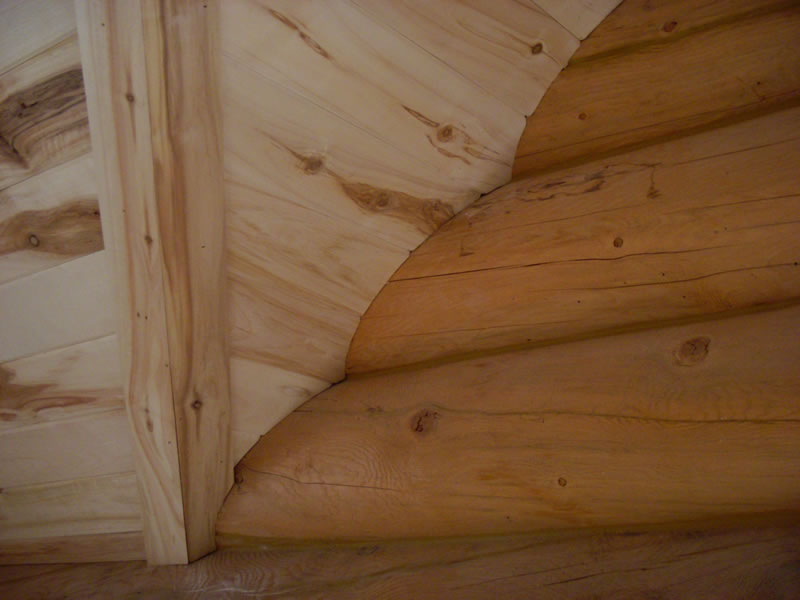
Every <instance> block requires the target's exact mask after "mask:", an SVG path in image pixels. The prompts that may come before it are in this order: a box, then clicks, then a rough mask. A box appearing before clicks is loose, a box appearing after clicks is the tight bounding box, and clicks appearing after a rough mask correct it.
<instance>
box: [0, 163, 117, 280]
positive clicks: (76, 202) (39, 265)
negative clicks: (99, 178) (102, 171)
mask: <svg viewBox="0 0 800 600" xmlns="http://www.w3.org/2000/svg"><path fill="white" fill-rule="evenodd" d="M102 249H103V234H102V231H101V228H100V210H99V208H98V205H97V189H96V181H95V176H94V170H93V168H92V162H91V158H90V156H89V155H84V156H82V157H80V158H76V159H74V160H72V161H69V162H67V163H65V164H62V165H59V166H57V167H54V168H52V169H48V170H47V171H44V172H43V173H40V174H38V175H35V176H32V177H30V178H28V179H26V180H24V181H22V182H20V183H18V184H16V185H13V186H11V187H8V188H6V189H4V190H2V191H0V284H2V283H4V282H6V281H10V280H12V279H17V278H19V277H24V276H25V275H30V274H32V273H35V272H37V271H41V270H43V269H46V268H49V267H53V266H55V265H58V264H61V263H63V262H67V261H69V260H72V259H74V258H77V257H79V256H83V255H86V254H91V253H93V252H97V251H99V250H102Z"/></svg>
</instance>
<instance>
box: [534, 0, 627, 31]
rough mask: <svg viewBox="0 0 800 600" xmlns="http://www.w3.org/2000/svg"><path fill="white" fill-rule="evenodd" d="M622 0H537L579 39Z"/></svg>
mask: <svg viewBox="0 0 800 600" xmlns="http://www.w3.org/2000/svg"><path fill="white" fill-rule="evenodd" d="M620 2H621V0H567V1H566V2H565V1H564V0H536V4H537V5H539V6H540V7H541V8H543V9H544V10H545V11H547V13H548V14H550V15H551V16H553V17H554V18H555V19H556V20H557V21H558V22H559V23H561V24H562V25H563V26H564V27H566V28H567V29H568V30H570V31H571V32H572V33H573V34H574V35H575V36H577V37H578V38H579V39H583V38H585V37H587V36H588V35H589V34H590V33H591V32H592V30H593V29H594V28H595V27H597V26H598V25H599V24H600V22H601V21H602V20H603V19H604V18H605V17H606V16H607V15H608V13H610V12H611V11H612V10H614V9H615V8H616V7H617V5H618V4H619V3H620Z"/></svg>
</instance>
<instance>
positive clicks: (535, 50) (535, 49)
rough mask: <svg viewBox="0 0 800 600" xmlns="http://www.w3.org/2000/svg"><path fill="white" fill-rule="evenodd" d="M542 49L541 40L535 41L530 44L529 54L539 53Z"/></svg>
mask: <svg viewBox="0 0 800 600" xmlns="http://www.w3.org/2000/svg"><path fill="white" fill-rule="evenodd" d="M543 49H544V46H542V42H537V43H535V44H534V45H533V46H531V54H541V53H542V50H543Z"/></svg>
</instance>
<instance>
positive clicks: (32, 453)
mask: <svg viewBox="0 0 800 600" xmlns="http://www.w3.org/2000/svg"><path fill="white" fill-rule="evenodd" d="M0 456H2V457H3V460H2V462H0V487H2V488H9V487H14V486H21V485H31V484H36V483H45V482H49V481H62V480H64V479H78V478H82V477H93V476H96V475H109V474H111V473H121V472H123V471H132V470H133V453H132V448H131V435H130V428H129V427H128V419H127V416H126V414H125V409H124V408H122V407H120V408H118V409H116V410H113V411H107V412H103V413H99V414H95V415H86V416H81V417H78V418H73V419H69V420H61V421H53V422H47V423H41V424H37V425H31V426H28V427H20V428H17V429H14V430H11V431H0Z"/></svg>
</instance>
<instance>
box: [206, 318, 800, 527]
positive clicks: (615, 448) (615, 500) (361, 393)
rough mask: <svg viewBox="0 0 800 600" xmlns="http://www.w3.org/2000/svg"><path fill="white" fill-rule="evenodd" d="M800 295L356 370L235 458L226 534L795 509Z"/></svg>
mask: <svg viewBox="0 0 800 600" xmlns="http://www.w3.org/2000/svg"><path fill="white" fill-rule="evenodd" d="M799 333H800V308H798V306H796V305H795V306H793V307H789V308H785V309H782V310H779V311H772V312H767V313H760V314H753V315H745V316H739V317H735V318H729V319H722V320H717V321H707V322H702V323H696V324H692V325H682V326H677V327H668V328H664V329H657V330H652V331H645V332H639V333H630V334H624V335H618V336H611V337H604V338H595V339H592V340H586V341H582V342H576V343H570V344H560V345H553V346H547V347H542V348H534V349H529V350H526V351H520V352H515V353H505V354H499V353H498V354H493V355H489V356H480V357H476V358H473V359H470V360H468V361H459V362H451V363H446V364H442V365H439V366H435V367H428V368H424V369H416V370H406V371H397V372H392V373H383V374H373V375H368V376H362V377H356V378H351V379H348V380H347V381H345V382H344V383H342V384H339V385H337V386H334V387H332V388H331V389H329V390H327V391H325V392H323V393H322V394H320V395H319V396H317V397H315V398H314V399H312V400H311V401H309V402H307V403H306V404H305V405H303V407H302V408H300V409H298V410H296V411H295V412H293V413H292V414H291V415H290V416H289V417H287V418H286V419H285V420H284V421H282V422H281V423H280V424H278V426H277V427H275V428H274V429H273V430H272V431H271V432H270V433H269V434H268V435H266V436H264V437H262V438H261V440H260V441H259V443H258V444H257V445H256V446H255V448H253V449H252V450H251V451H250V453H248V455H247V456H246V457H245V458H244V459H243V461H242V462H241V463H240V464H239V465H238V467H237V475H236V481H237V483H236V485H235V486H234V489H233V490H232V492H231V494H230V495H229V496H228V498H227V500H226V502H225V505H224V506H223V509H222V511H221V513H220V517H219V520H218V523H217V528H218V532H219V534H220V535H221V536H223V537H225V536H228V535H231V536H250V537H260V538H266V539H275V540H281V539H282V540H286V539H295V540H296V539H306V540H308V539H366V538H369V539H383V538H389V537H392V538H398V537H437V536H454V535H474V534H496V533H513V532H521V531H533V530H539V529H545V528H570V527H579V526H600V525H622V524H630V523H659V522H669V521H676V520H684V519H703V518H711V517H713V516H718V515H725V514H727V515H734V514H740V513H753V512H763V511H770V510H792V509H794V508H796V506H797V502H798V498H800V481H799V480H798V478H797V477H795V474H796V473H797V472H798V470H799V469H800V452H798V448H800V446H798V444H799V443H800V442H799V440H800V435H799V434H800V408H799V407H798V404H797V395H798V393H800V378H798V377H797V369H796V365H797V363H798V360H800V346H799V345H798V344H797V339H798V334H799Z"/></svg>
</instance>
